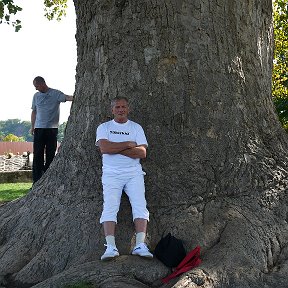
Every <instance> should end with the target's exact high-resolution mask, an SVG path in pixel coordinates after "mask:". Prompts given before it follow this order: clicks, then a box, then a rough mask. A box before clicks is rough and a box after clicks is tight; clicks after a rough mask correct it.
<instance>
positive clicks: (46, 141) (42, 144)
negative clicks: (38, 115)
mask: <svg viewBox="0 0 288 288" xmlns="http://www.w3.org/2000/svg"><path fill="white" fill-rule="evenodd" d="M57 134H58V129H57V128H35V130H34V143H33V153H34V156H33V183H35V182H36V181H38V180H39V179H40V178H41V176H42V174H43V173H44V172H45V171H46V170H47V169H48V167H49V165H50V164H51V162H52V161H53V158H54V156H55V152H56V149H57ZM44 153H45V154H46V157H45V158H44ZM44 159H45V160H44Z"/></svg>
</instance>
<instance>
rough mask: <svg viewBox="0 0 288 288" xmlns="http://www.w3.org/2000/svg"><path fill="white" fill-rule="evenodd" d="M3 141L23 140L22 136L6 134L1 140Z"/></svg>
mask: <svg viewBox="0 0 288 288" xmlns="http://www.w3.org/2000/svg"><path fill="white" fill-rule="evenodd" d="M2 141H4V142H24V137H18V136H16V135H14V134H8V135H6V136H5V137H4V138H3V140H2Z"/></svg>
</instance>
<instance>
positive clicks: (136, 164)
mask: <svg viewBox="0 0 288 288" xmlns="http://www.w3.org/2000/svg"><path fill="white" fill-rule="evenodd" d="M100 139H106V140H109V141H111V142H125V141H134V142H136V143H137V145H147V146H148V143H147V140H146V136H145V133H144V130H143V128H142V127H141V126H140V125H139V124H138V123H136V122H133V121H131V120H128V121H127V122H126V123H117V122H115V121H114V120H111V121H108V122H105V123H103V124H101V125H99V126H98V128H97V131H96V145H97V141H99V140H100ZM102 162H103V172H105V173H113V174H123V173H124V175H125V174H126V175H127V174H129V175H130V174H131V176H133V175H134V174H135V175H137V174H139V173H143V171H142V167H141V164H140V159H139V158H137V159H133V158H130V157H128V156H124V155H121V154H103V155H102Z"/></svg>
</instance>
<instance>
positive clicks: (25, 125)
mask: <svg viewBox="0 0 288 288" xmlns="http://www.w3.org/2000/svg"><path fill="white" fill-rule="evenodd" d="M30 128H31V122H30V121H21V120H20V119H9V120H6V121H0V140H1V141H5V140H3V139H4V138H5V137H6V136H7V135H9V134H14V135H16V136H17V137H21V138H23V141H28V142H31V141H33V136H32V135H31V134H30Z"/></svg>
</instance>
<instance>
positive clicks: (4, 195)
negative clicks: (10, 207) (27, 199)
mask: <svg viewBox="0 0 288 288" xmlns="http://www.w3.org/2000/svg"><path fill="white" fill-rule="evenodd" d="M31 186H32V183H3V184H0V202H7V201H11V200H15V199H17V198H20V197H23V196H24V195H25V194H26V193H27V192H28V191H29V189H30V188H31Z"/></svg>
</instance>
